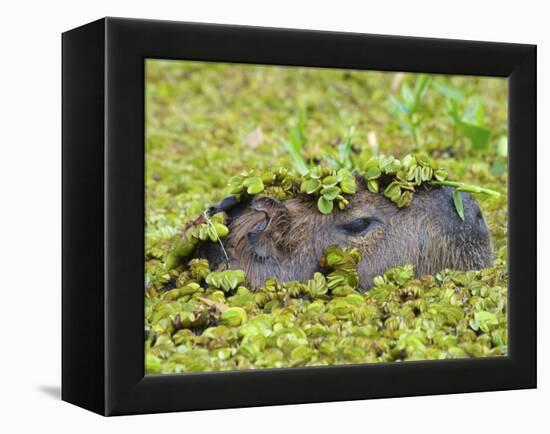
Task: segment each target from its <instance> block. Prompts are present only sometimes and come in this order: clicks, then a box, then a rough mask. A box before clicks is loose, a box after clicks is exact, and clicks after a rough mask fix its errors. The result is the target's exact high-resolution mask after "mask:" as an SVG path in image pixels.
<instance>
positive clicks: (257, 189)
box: [243, 176, 264, 195]
mask: <svg viewBox="0 0 550 434" xmlns="http://www.w3.org/2000/svg"><path fill="white" fill-rule="evenodd" d="M243 185H244V186H245V187H247V189H246V192H247V193H248V194H252V195H254V194H260V193H261V192H262V191H264V182H263V181H262V178H261V177H259V176H253V177H251V178H246V179H245V181H244V182H243Z"/></svg>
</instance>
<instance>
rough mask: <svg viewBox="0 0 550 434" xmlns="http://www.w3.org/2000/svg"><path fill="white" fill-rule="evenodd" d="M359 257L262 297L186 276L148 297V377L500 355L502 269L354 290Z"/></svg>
mask: <svg viewBox="0 0 550 434" xmlns="http://www.w3.org/2000/svg"><path fill="white" fill-rule="evenodd" d="M360 261H361V255H360V253H359V251H358V250H357V249H354V248H341V247H337V246H331V247H329V248H327V249H326V250H325V253H324V255H323V257H322V259H321V262H320V271H319V272H316V273H315V274H314V275H313V276H312V278H311V279H310V280H309V281H308V282H305V283H300V282H281V281H278V280H276V279H267V280H266V282H265V284H264V286H262V287H261V288H259V289H258V290H256V291H250V290H249V289H248V288H247V287H246V282H245V279H244V278H245V275H244V273H243V272H242V271H240V270H227V271H223V272H219V271H212V272H209V273H208V274H207V277H206V278H203V277H202V276H203V275H204V273H202V274H201V276H199V275H197V274H195V275H193V274H191V273H189V272H188V270H187V269H192V268H195V269H196V268H197V266H198V265H199V264H200V267H201V268H204V267H206V268H208V270H209V271H210V269H209V267H208V265H207V261H205V260H204V259H201V260H200V261H197V260H192V261H190V262H189V264H188V265H187V266H186V267H184V268H185V269H184V270H183V271H181V273H180V275H179V276H178V278H177V282H178V285H180V286H178V287H177V288H174V289H172V290H169V291H166V292H164V293H162V294H160V295H158V296H153V297H148V298H146V308H145V328H146V336H147V338H146V341H145V351H146V359H145V360H146V363H145V367H146V372H147V373H148V374H159V373H177V372H204V371H211V370H229V369H253V368H273V367H292V366H315V365H331V364H346V363H373V362H389V361H406V360H425V359H449V358H464V357H486V356H495V355H504V354H506V351H507V332H506V331H507V321H506V310H507V308H506V306H507V299H506V285H507V272H506V267H505V263H504V262H502V261H496V263H495V265H494V266H493V267H491V268H489V269H485V270H481V271H453V270H444V271H442V272H440V273H438V274H437V275H435V276H424V277H421V278H419V279H418V278H417V279H415V277H414V270H413V268H412V267H411V266H410V265H406V266H400V267H393V268H390V269H389V270H387V271H386V272H385V273H384V274H382V275H380V276H377V277H376V278H375V279H374V286H373V287H372V288H371V289H370V290H368V291H367V292H366V293H364V294H363V293H360V292H358V291H356V290H355V289H357V287H358V277H357V271H356V267H357V264H358V263H359V262H360Z"/></svg>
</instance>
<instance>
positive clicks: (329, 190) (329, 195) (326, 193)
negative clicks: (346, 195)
mask: <svg viewBox="0 0 550 434" xmlns="http://www.w3.org/2000/svg"><path fill="white" fill-rule="evenodd" d="M321 194H322V195H323V197H324V198H325V199H326V200H329V201H333V200H334V199H336V197H337V196H338V195H339V194H340V189H339V188H338V187H324V188H323V189H322V190H321Z"/></svg>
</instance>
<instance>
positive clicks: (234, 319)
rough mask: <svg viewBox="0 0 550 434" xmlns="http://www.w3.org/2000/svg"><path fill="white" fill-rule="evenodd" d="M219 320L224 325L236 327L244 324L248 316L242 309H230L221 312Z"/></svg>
mask: <svg viewBox="0 0 550 434" xmlns="http://www.w3.org/2000/svg"><path fill="white" fill-rule="evenodd" d="M220 319H221V321H222V323H224V324H225V325H228V326H231V327H236V326H240V325H241V324H242V323H243V322H245V321H246V320H247V319H248V316H247V314H246V311H245V310H244V309H243V308H242V307H230V308H229V309H227V310H226V311H224V312H222V314H221V317H220Z"/></svg>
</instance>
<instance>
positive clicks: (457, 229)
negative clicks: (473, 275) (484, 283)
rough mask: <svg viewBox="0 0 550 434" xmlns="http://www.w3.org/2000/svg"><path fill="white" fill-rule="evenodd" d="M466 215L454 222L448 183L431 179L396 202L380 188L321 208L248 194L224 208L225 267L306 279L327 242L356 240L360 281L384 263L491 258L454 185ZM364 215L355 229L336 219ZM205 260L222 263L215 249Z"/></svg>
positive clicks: (365, 283)
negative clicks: (247, 199)
mask: <svg viewBox="0 0 550 434" xmlns="http://www.w3.org/2000/svg"><path fill="white" fill-rule="evenodd" d="M462 195H463V201H464V208H465V214H466V219H465V221H464V222H461V221H460V219H459V217H458V215H457V213H456V211H455V209H454V205H453V203H452V199H451V191H450V189H448V188H446V187H443V188H441V187H435V188H432V189H431V190H428V189H426V190H423V191H419V192H417V193H415V195H414V197H413V201H412V203H411V204H410V205H409V206H408V207H405V208H402V209H399V208H397V207H396V206H395V205H394V204H393V203H391V202H390V201H389V200H388V199H386V198H384V197H383V196H382V195H380V194H373V193H371V192H369V191H368V190H365V189H362V190H361V191H359V192H358V193H357V194H355V195H354V196H353V198H352V199H351V200H350V204H349V205H348V206H347V207H346V208H345V210H343V211H340V210H334V211H333V213H332V214H329V215H323V214H321V213H319V212H318V210H317V209H316V204H315V202H314V201H312V200H311V199H310V198H303V197H297V198H294V199H290V200H287V201H285V202H284V203H281V202H278V201H277V200H275V199H272V198H269V197H256V198H255V199H253V200H252V201H251V203H250V204H249V205H248V206H247V207H246V209H241V210H239V211H238V212H236V213H232V211H231V210H227V215H228V220H229V229H230V233H229V236H228V237H227V239H226V241H225V246H226V250H227V253H228V255H229V257H230V262H229V264H225V266H226V267H227V266H229V267H230V268H239V269H242V270H244V271H245V273H246V275H247V276H248V279H249V280H250V282H249V283H250V284H251V285H252V286H253V287H259V286H261V285H262V284H263V282H264V281H265V279H266V278H268V277H276V278H278V279H279V280H281V281H289V280H298V281H306V280H308V279H309V278H311V276H312V275H313V273H314V272H315V271H317V270H319V259H320V258H321V257H322V255H323V251H324V250H325V248H326V247H328V246H330V245H335V244H336V245H340V246H353V247H357V248H358V249H359V250H360V251H361V253H362V261H361V262H360V264H359V265H358V271H359V275H360V280H361V286H362V288H363V289H368V288H369V287H370V286H371V284H372V279H373V278H374V277H375V276H376V275H379V274H382V273H383V272H384V271H385V270H386V269H388V268H390V267H392V266H396V265H405V264H412V265H413V266H414V267H415V272H416V274H417V275H419V276H420V275H424V274H434V273H436V272H438V271H440V270H442V269H444V268H453V269H462V270H468V269H479V268H483V267H486V266H489V265H490V263H491V262H492V245H491V239H490V236H489V233H488V230H487V227H486V225H485V222H484V221H483V219H482V217H481V212H480V211H479V207H478V206H477V203H476V202H475V200H474V199H473V198H472V197H471V196H470V195H468V194H466V193H462ZM360 218H369V219H372V221H373V222H372V223H371V224H370V226H369V228H368V230H366V231H365V232H364V233H362V234H359V235H357V234H349V233H347V232H346V231H345V230H342V225H343V224H346V223H349V222H351V221H353V220H355V219H360ZM206 256H209V259H210V261H211V262H213V261H214V262H217V263H220V264H222V266H223V261H221V262H220V260H221V252H219V251H210V253H209V254H208V255H206Z"/></svg>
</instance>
